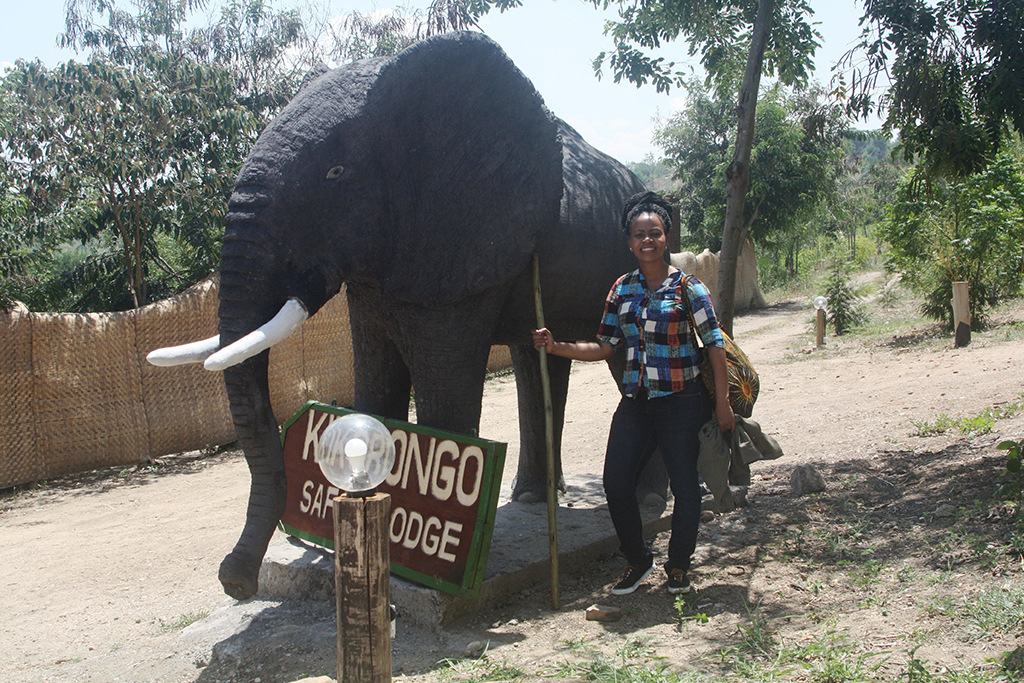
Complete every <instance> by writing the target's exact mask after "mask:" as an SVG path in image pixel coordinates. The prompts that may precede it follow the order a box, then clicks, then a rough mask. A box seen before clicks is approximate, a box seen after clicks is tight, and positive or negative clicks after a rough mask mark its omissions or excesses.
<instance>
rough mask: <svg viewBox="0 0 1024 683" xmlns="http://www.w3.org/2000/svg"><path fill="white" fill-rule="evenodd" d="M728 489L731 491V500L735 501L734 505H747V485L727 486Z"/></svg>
mask: <svg viewBox="0 0 1024 683" xmlns="http://www.w3.org/2000/svg"><path fill="white" fill-rule="evenodd" d="M729 490H730V491H731V492H732V500H733V502H734V503H736V507H738V508H745V507H747V487H746V486H731V485H730V486H729Z"/></svg>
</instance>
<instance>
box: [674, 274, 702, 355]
mask: <svg viewBox="0 0 1024 683" xmlns="http://www.w3.org/2000/svg"><path fill="white" fill-rule="evenodd" d="M691 278H693V276H692V275H688V274H686V273H683V276H682V277H681V278H679V284H678V285H676V291H678V293H679V298H680V299H681V300H682V302H683V306H685V307H686V312H687V314H688V315H689V316H690V329H691V330H692V331H693V338H694V339H695V340H696V342H697V348H698V349H703V348H704V340H703V339H701V338H700V335H699V334H697V322H696V321H695V320H694V319H693V306H691V305H690V292H689V286H690V280H691Z"/></svg>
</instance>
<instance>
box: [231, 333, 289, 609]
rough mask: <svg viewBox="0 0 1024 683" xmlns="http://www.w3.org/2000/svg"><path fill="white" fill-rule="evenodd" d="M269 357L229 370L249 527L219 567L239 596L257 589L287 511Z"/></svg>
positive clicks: (248, 596) (252, 592)
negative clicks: (242, 457)
mask: <svg viewBox="0 0 1024 683" xmlns="http://www.w3.org/2000/svg"><path fill="white" fill-rule="evenodd" d="M268 358H269V353H268V352H263V353H261V354H259V355H258V356H256V357H254V358H251V359H249V360H247V361H246V362H244V363H242V364H241V365H239V366H236V367H233V368H229V369H228V370H226V371H225V372H224V384H225V387H226V389H227V393H228V397H229V399H230V402H231V417H232V420H233V421H234V423H235V431H236V433H237V434H238V442H239V444H240V445H241V446H242V448H243V449H244V451H245V461H246V464H248V466H249V474H250V477H251V484H250V487H249V506H248V508H247V510H246V515H245V527H244V528H243V529H242V535H241V537H240V538H239V539H238V543H237V544H235V548H234V550H232V551H231V553H230V554H229V555H228V556H227V557H225V558H224V560H223V562H221V565H220V571H219V573H218V578H219V579H220V582H221V585H223V586H224V592H225V593H227V594H228V595H230V596H231V597H233V598H235V599H236V600H245V599H247V598H251V597H252V596H254V595H256V591H257V589H258V588H259V584H258V582H259V574H260V565H261V564H262V563H263V556H264V555H265V554H266V552H267V545H268V544H269V543H270V537H271V536H273V534H274V529H275V528H276V526H277V522H278V520H279V519H281V515H282V514H283V513H284V504H285V495H286V488H285V474H284V454H283V453H282V451H281V437H280V434H279V432H278V429H277V420H276V419H275V418H274V412H273V410H272V409H271V406H270V399H269V397H270V392H269V389H268V387H267V363H268Z"/></svg>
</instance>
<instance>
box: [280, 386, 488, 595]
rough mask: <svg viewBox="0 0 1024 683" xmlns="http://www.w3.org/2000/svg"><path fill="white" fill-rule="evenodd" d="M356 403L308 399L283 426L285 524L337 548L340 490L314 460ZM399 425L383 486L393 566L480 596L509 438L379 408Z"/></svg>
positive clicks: (425, 581) (287, 529)
mask: <svg viewBox="0 0 1024 683" xmlns="http://www.w3.org/2000/svg"><path fill="white" fill-rule="evenodd" d="M352 412H354V411H352V410H348V409H345V408H339V407H337V406H329V405H326V404H323V403H318V402H316V401H310V402H308V403H307V404H306V405H305V406H303V407H302V408H301V409H300V410H299V411H298V412H297V413H295V415H293V416H292V417H291V419H289V420H288V421H287V422H285V424H284V427H283V428H282V431H281V444H282V446H283V447H284V466H285V475H286V477H287V480H288V494H287V499H286V502H285V512H284V515H283V516H282V517H281V524H280V526H281V529H282V530H283V531H284V532H285V533H288V534H291V535H293V536H297V537H299V538H302V539H305V540H307V541H310V542H312V543H316V544H317V545H321V546H324V547H326V548H330V549H332V550H333V549H334V511H333V499H334V498H335V497H336V496H338V495H340V494H341V491H339V490H338V489H337V488H336V487H335V486H334V485H333V484H331V483H330V482H329V481H327V479H326V478H325V477H324V475H323V473H322V472H321V471H320V466H319V465H317V462H316V449H317V445H318V444H319V439H320V436H321V435H322V434H323V432H324V430H325V429H327V427H328V425H330V424H331V423H332V422H334V420H336V419H338V417H340V416H342V415H348V414H350V413H352ZM377 419H379V420H380V421H381V422H383V423H384V426H386V427H387V428H388V429H389V430H391V437H392V439H394V441H395V465H394V467H393V468H392V470H391V474H390V475H389V476H388V478H387V479H386V480H385V481H384V483H383V484H381V485H380V486H378V487H377V490H378V491H381V492H383V493H389V494H391V518H390V523H389V525H388V534H389V537H390V550H391V572H392V573H393V574H397V575H398V576H401V577H404V578H407V579H410V580H412V581H415V582H417V583H420V584H423V585H424V586H428V587H430V588H437V589H439V590H442V591H445V592H446V593H451V594H453V595H457V596H459V597H461V598H467V599H474V598H476V597H477V595H478V594H479V591H480V584H481V583H482V582H483V576H484V568H485V567H486V566H487V553H488V551H489V549H490V545H491V536H492V534H493V532H494V517H495V514H496V513H497V508H498V492H499V489H500V487H501V472H502V469H503V467H504V465H505V447H506V444H503V443H499V442H497V441H487V440H485V439H478V438H475V437H471V436H465V435H463V434H454V433H452V432H445V431H441V430H438V429H430V428H428V427H420V426H419V425H414V424H410V423H408V422H402V421H400V420H389V419H385V418H377Z"/></svg>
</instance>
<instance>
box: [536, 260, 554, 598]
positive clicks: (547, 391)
mask: <svg viewBox="0 0 1024 683" xmlns="http://www.w3.org/2000/svg"><path fill="white" fill-rule="evenodd" d="M533 302H534V307H535V308H536V309H537V328H538V329H540V328H542V327H544V303H543V300H542V297H541V291H540V257H539V256H537V254H534V255H533ZM540 385H541V389H542V391H543V393H544V441H545V444H546V446H547V455H548V459H547V460H548V555H549V557H550V565H551V608H552V609H558V608H559V604H558V520H557V518H556V516H555V510H556V509H557V508H558V494H557V492H556V491H555V488H556V486H555V483H556V482H555V432H554V414H553V410H552V407H551V378H550V376H549V375H548V352H547V349H544V348H542V349H541V350H540Z"/></svg>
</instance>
